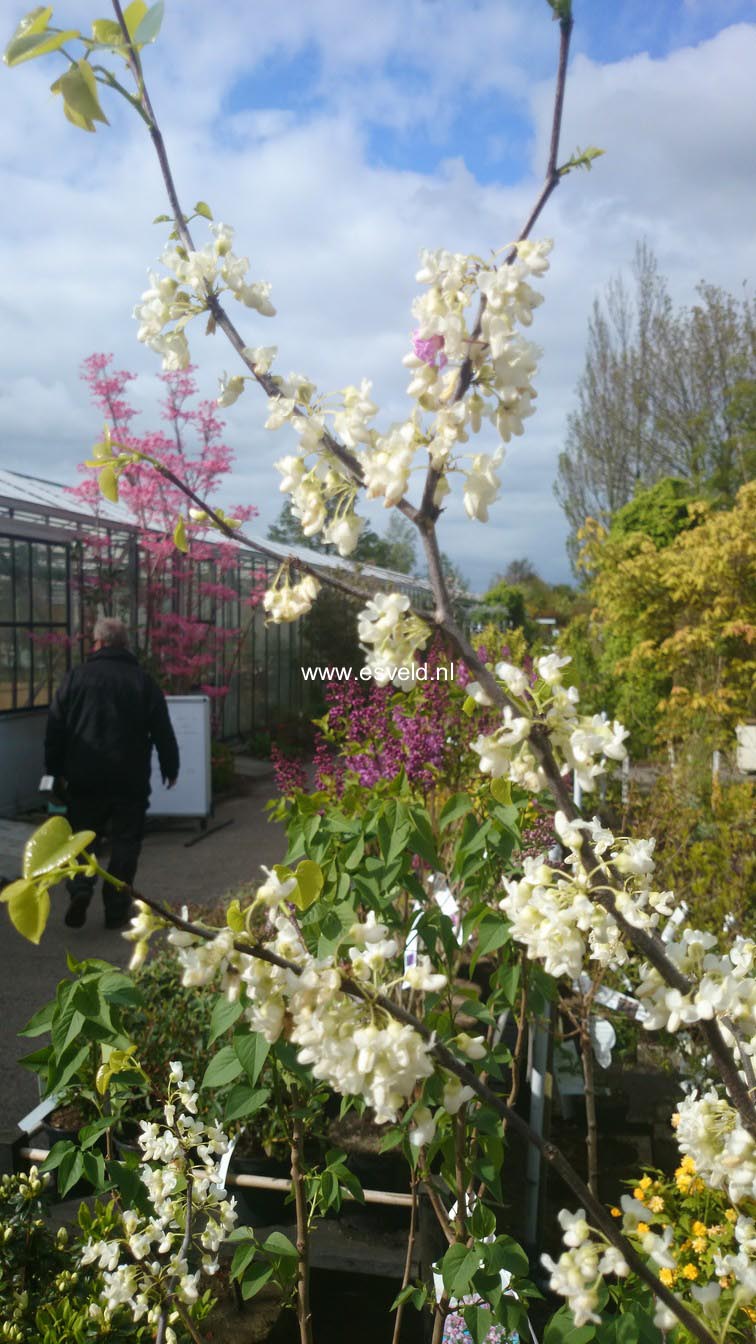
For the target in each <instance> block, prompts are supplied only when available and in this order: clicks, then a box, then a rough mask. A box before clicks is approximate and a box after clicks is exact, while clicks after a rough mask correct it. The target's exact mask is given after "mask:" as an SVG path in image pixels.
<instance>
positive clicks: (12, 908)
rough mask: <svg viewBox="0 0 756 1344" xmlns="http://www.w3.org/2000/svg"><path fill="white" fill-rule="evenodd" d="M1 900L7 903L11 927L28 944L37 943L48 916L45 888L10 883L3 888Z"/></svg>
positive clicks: (30, 884)
mask: <svg viewBox="0 0 756 1344" xmlns="http://www.w3.org/2000/svg"><path fill="white" fill-rule="evenodd" d="M2 899H3V901H5V902H6V903H7V906H8V914H9V915H10V918H11V923H12V924H13V927H14V928H15V929H18V932H19V933H20V934H21V936H22V937H23V938H28V940H29V942H30V943H38V942H39V940H40V938H41V937H42V934H43V933H44V931H45V925H46V923H47V918H48V915H49V914H50V894H49V892H48V890H47V888H46V887H43V888H38V887H37V886H35V884H34V883H33V882H23V881H22V882H12V883H11V885H10V886H9V887H6V888H5V890H4V892H3V894H2Z"/></svg>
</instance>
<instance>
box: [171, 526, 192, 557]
mask: <svg viewBox="0 0 756 1344" xmlns="http://www.w3.org/2000/svg"><path fill="white" fill-rule="evenodd" d="M173 544H174V546H175V547H176V550H177V551H184V552H185V553H186V551H188V550H189V542H188V541H187V539H186V527H185V526H184V520H183V518H179V519H177V521H176V526H175V527H174V529H173Z"/></svg>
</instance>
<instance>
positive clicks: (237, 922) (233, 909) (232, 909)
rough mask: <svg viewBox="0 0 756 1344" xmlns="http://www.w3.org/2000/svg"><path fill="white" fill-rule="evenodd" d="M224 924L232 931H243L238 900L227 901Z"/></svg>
mask: <svg viewBox="0 0 756 1344" xmlns="http://www.w3.org/2000/svg"><path fill="white" fill-rule="evenodd" d="M226 924H227V925H228V927H229V929H233V931H234V933H243V932H244V915H243V914H242V908H241V905H240V903H239V901H229V903H228V906H227V908H226Z"/></svg>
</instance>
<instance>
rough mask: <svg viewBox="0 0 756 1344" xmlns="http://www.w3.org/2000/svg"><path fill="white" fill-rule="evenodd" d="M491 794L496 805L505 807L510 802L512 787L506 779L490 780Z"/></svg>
mask: <svg viewBox="0 0 756 1344" xmlns="http://www.w3.org/2000/svg"><path fill="white" fill-rule="evenodd" d="M491 793H492V795H493V797H494V798H495V799H496V801H497V803H502V804H503V806H504V807H507V806H508V805H509V804H510V803H511V801H512V785H511V784H510V782H509V780H508V779H492V780H491Z"/></svg>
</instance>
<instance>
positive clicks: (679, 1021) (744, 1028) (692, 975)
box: [637, 928, 756, 1055]
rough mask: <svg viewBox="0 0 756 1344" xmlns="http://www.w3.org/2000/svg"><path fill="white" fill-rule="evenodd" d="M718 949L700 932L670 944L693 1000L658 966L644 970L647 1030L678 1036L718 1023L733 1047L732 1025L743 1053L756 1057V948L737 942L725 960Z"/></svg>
mask: <svg viewBox="0 0 756 1344" xmlns="http://www.w3.org/2000/svg"><path fill="white" fill-rule="evenodd" d="M716 947H717V940H716V938H715V937H714V935H713V934H711V933H703V932H701V930H700V929H690V928H685V929H683V930H682V932H681V933H680V936H679V937H678V938H670V939H668V940H667V942H666V946H665V952H666V954H667V956H668V957H669V959H670V961H672V962H673V963H674V965H675V966H676V967H677V969H678V970H679V971H681V972H682V973H683V975H685V976H687V978H688V979H689V980H690V981H691V983H692V986H693V987H692V989H691V992H690V993H689V994H681V993H680V991H679V990H677V989H670V988H669V986H668V985H667V984H666V983H665V981H663V980H662V978H661V976H660V975H659V973H658V971H655V970H654V968H653V967H652V966H648V965H644V966H643V967H642V968H641V982H640V985H639V986H638V991H637V993H638V998H639V999H640V1000H641V1002H642V1004H643V1007H644V1009H645V1011H646V1024H647V1026H649V1027H650V1028H657V1029H658V1028H664V1029H665V1030H666V1031H678V1030H679V1028H680V1027H681V1026H688V1025H690V1024H691V1023H693V1022H702V1021H709V1020H710V1019H711V1018H713V1017H717V1018H719V1019H720V1023H721V1025H722V1030H723V1032H724V1034H725V1037H726V1038H727V1039H728V1041H729V1043H730V1044H732V1045H734V1044H735V1038H734V1037H733V1036H732V1034H731V1032H730V1030H729V1026H728V1023H732V1024H733V1025H734V1027H735V1028H736V1030H737V1032H738V1045H739V1046H740V1048H742V1049H745V1050H746V1051H747V1052H748V1053H749V1054H750V1055H756V979H755V978H754V976H753V974H752V971H753V969H754V958H755V957H756V943H754V941H753V939H751V938H736V939H735V941H734V943H733V945H732V947H731V948H729V949H728V951H727V952H726V953H725V955H724V956H722V955H720V953H719V952H718V951H716ZM723 1018H724V1019H726V1020H725V1021H724V1023H722V1019H723Z"/></svg>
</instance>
